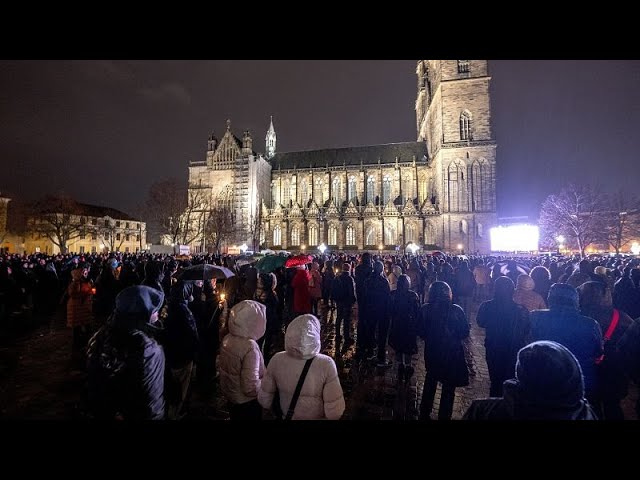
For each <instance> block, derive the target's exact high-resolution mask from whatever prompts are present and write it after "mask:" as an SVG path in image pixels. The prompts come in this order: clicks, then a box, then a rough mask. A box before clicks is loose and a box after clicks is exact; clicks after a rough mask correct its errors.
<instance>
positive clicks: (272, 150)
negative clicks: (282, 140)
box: [265, 115, 276, 160]
mask: <svg viewBox="0 0 640 480" xmlns="http://www.w3.org/2000/svg"><path fill="white" fill-rule="evenodd" d="M265 146H266V152H267V154H266V157H267V160H271V159H272V158H273V156H274V155H275V154H276V129H275V128H273V115H272V116H271V122H270V124H269V130H267V136H266V137H265Z"/></svg>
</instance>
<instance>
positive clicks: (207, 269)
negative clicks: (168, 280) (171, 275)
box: [178, 264, 236, 280]
mask: <svg viewBox="0 0 640 480" xmlns="http://www.w3.org/2000/svg"><path fill="white" fill-rule="evenodd" d="M235 275H236V274H235V273H233V272H232V271H231V270H229V269H228V268H225V267H219V266H218V265H208V264H200V265H194V266H193V267H189V268H185V269H184V270H182V272H181V273H180V274H179V275H178V278H180V280H211V279H213V278H215V279H218V280H225V279H227V278H230V277H235Z"/></svg>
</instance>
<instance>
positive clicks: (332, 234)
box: [329, 225, 338, 245]
mask: <svg viewBox="0 0 640 480" xmlns="http://www.w3.org/2000/svg"><path fill="white" fill-rule="evenodd" d="M337 244H338V229H337V228H336V226H335V225H329V245H337Z"/></svg>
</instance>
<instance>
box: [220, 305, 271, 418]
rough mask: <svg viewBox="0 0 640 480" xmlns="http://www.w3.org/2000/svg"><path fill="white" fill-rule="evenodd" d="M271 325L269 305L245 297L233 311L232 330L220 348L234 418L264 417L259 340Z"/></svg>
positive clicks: (223, 383)
mask: <svg viewBox="0 0 640 480" xmlns="http://www.w3.org/2000/svg"><path fill="white" fill-rule="evenodd" d="M266 326H267V316H266V307H265V306H264V305H262V304H261V303H259V302H255V301H253V300H243V301H242V302H240V303H238V304H237V305H235V306H234V307H233V308H232V309H231V312H230V313H229V321H228V327H229V333H228V334H227V335H226V336H225V337H224V339H223V340H222V349H221V350H220V360H219V367H220V388H221V389H222V393H223V394H224V396H225V397H226V398H227V400H228V401H229V414H230V416H231V420H261V419H262V408H261V407H260V404H259V403H258V400H257V397H258V392H259V391H260V383H261V381H262V377H263V376H264V370H265V368H264V359H263V357H262V352H261V351H260V347H259V346H258V344H257V343H256V340H257V339H258V338H260V337H262V336H263V335H264V332H265V329H266Z"/></svg>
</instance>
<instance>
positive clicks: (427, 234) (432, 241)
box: [424, 222, 437, 245]
mask: <svg viewBox="0 0 640 480" xmlns="http://www.w3.org/2000/svg"><path fill="white" fill-rule="evenodd" d="M424 243H425V245H437V244H436V235H435V229H434V228H433V225H432V224H431V223H430V222H427V223H426V224H425V228H424Z"/></svg>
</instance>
